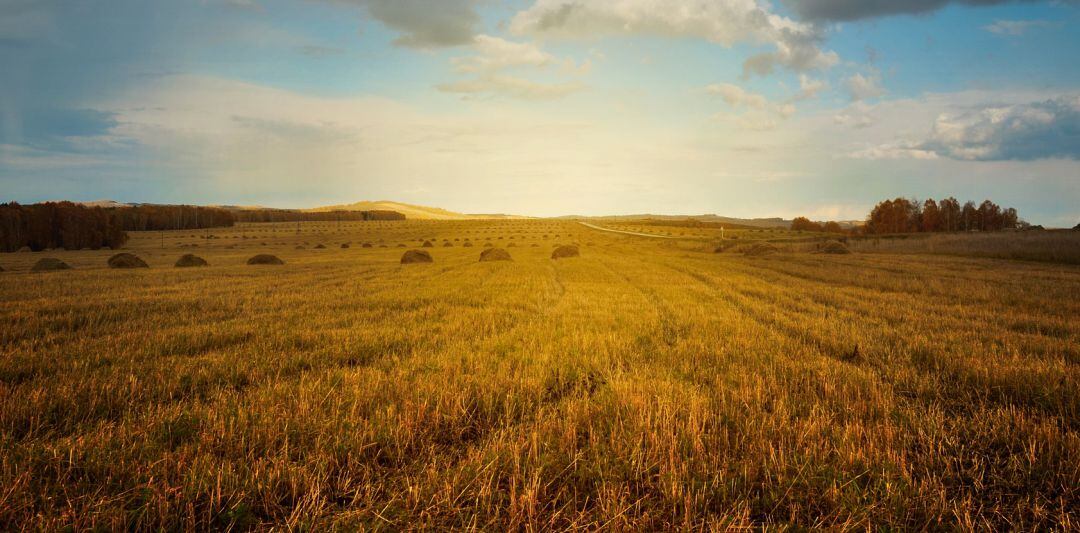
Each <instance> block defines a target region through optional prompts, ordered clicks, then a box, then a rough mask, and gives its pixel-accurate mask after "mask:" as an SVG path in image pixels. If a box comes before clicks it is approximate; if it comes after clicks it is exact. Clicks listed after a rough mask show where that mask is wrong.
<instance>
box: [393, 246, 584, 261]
mask: <svg viewBox="0 0 1080 533" xmlns="http://www.w3.org/2000/svg"><path fill="white" fill-rule="evenodd" d="M580 255H581V252H580V250H578V247H577V246H574V245H564V246H559V247H558V248H555V250H553V251H552V252H551V258H552V259H566V258H569V257H579V256H580ZM513 260H514V258H513V257H512V256H511V255H510V252H508V251H506V249H505V248H486V249H485V250H484V251H483V252H480V262H488V261H513ZM434 262H435V259H434V258H432V257H431V253H430V252H428V251H427V250H409V251H407V252H405V254H404V255H402V256H401V264H403V265H409V264H416V263H434Z"/></svg>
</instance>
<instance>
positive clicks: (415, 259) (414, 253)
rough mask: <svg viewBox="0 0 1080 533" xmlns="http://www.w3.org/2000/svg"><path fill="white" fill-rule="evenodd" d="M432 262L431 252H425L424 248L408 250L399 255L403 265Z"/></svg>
mask: <svg viewBox="0 0 1080 533" xmlns="http://www.w3.org/2000/svg"><path fill="white" fill-rule="evenodd" d="M434 262H435V260H434V259H432V258H431V254H429V253H427V251H425V250H409V251H407V252H405V253H404V254H402V256H401V264H403V265H411V264H414V263H434Z"/></svg>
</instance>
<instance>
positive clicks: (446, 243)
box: [443, 241, 454, 248]
mask: <svg viewBox="0 0 1080 533" xmlns="http://www.w3.org/2000/svg"><path fill="white" fill-rule="evenodd" d="M453 246H454V243H452V242H450V241H446V242H444V243H443V248H452V247H453Z"/></svg>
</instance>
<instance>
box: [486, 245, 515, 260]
mask: <svg viewBox="0 0 1080 533" xmlns="http://www.w3.org/2000/svg"><path fill="white" fill-rule="evenodd" d="M513 260H514V258H513V257H510V252H507V251H506V250H503V249H502V248H488V249H486V250H484V251H483V252H480V262H482V263H483V262H485V261H513Z"/></svg>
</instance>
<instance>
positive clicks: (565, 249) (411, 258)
mask: <svg viewBox="0 0 1080 533" xmlns="http://www.w3.org/2000/svg"><path fill="white" fill-rule="evenodd" d="M579 255H580V252H579V250H578V247H577V246H573V245H565V246H559V247H558V248H556V249H555V250H554V251H553V252H551V258H552V259H564V258H568V257H578V256H579ZM513 260H514V259H513V257H511V256H510V252H508V251H506V250H505V249H503V248H486V249H485V250H484V251H483V252H481V253H480V261H482V262H487V261H513ZM434 261H435V260H434V259H432V257H431V254H430V253H428V252H427V251H426V250H409V251H407V252H405V254H404V255H402V256H401V264H412V263H432V262H434ZM247 264H249V265H284V264H285V262H284V261H282V260H281V258H279V257H277V256H276V255H271V254H258V255H255V256H253V257H251V258H250V259H248V260H247ZM108 265H109V268H118V269H129V268H150V265H148V264H146V261H143V260H142V258H140V257H139V256H137V255H135V254H130V253H127V252H124V253H119V254H116V255H114V256H112V257H110V258H109V261H108ZM208 265H209V263H207V262H206V260H205V259H203V258H201V257H199V256H197V255H194V254H184V255H183V256H181V257H180V259H178V260H177V261H176V263H175V266H176V267H178V268H186V267H204V266H208ZM69 269H71V265H69V264H67V263H65V262H63V261H61V260H59V259H56V258H54V257H46V258H43V259H41V260H40V261H38V262H37V263H36V264H34V266H33V268H32V269H31V270H32V271H33V272H49V271H56V270H69ZM0 271H2V269H0Z"/></svg>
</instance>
